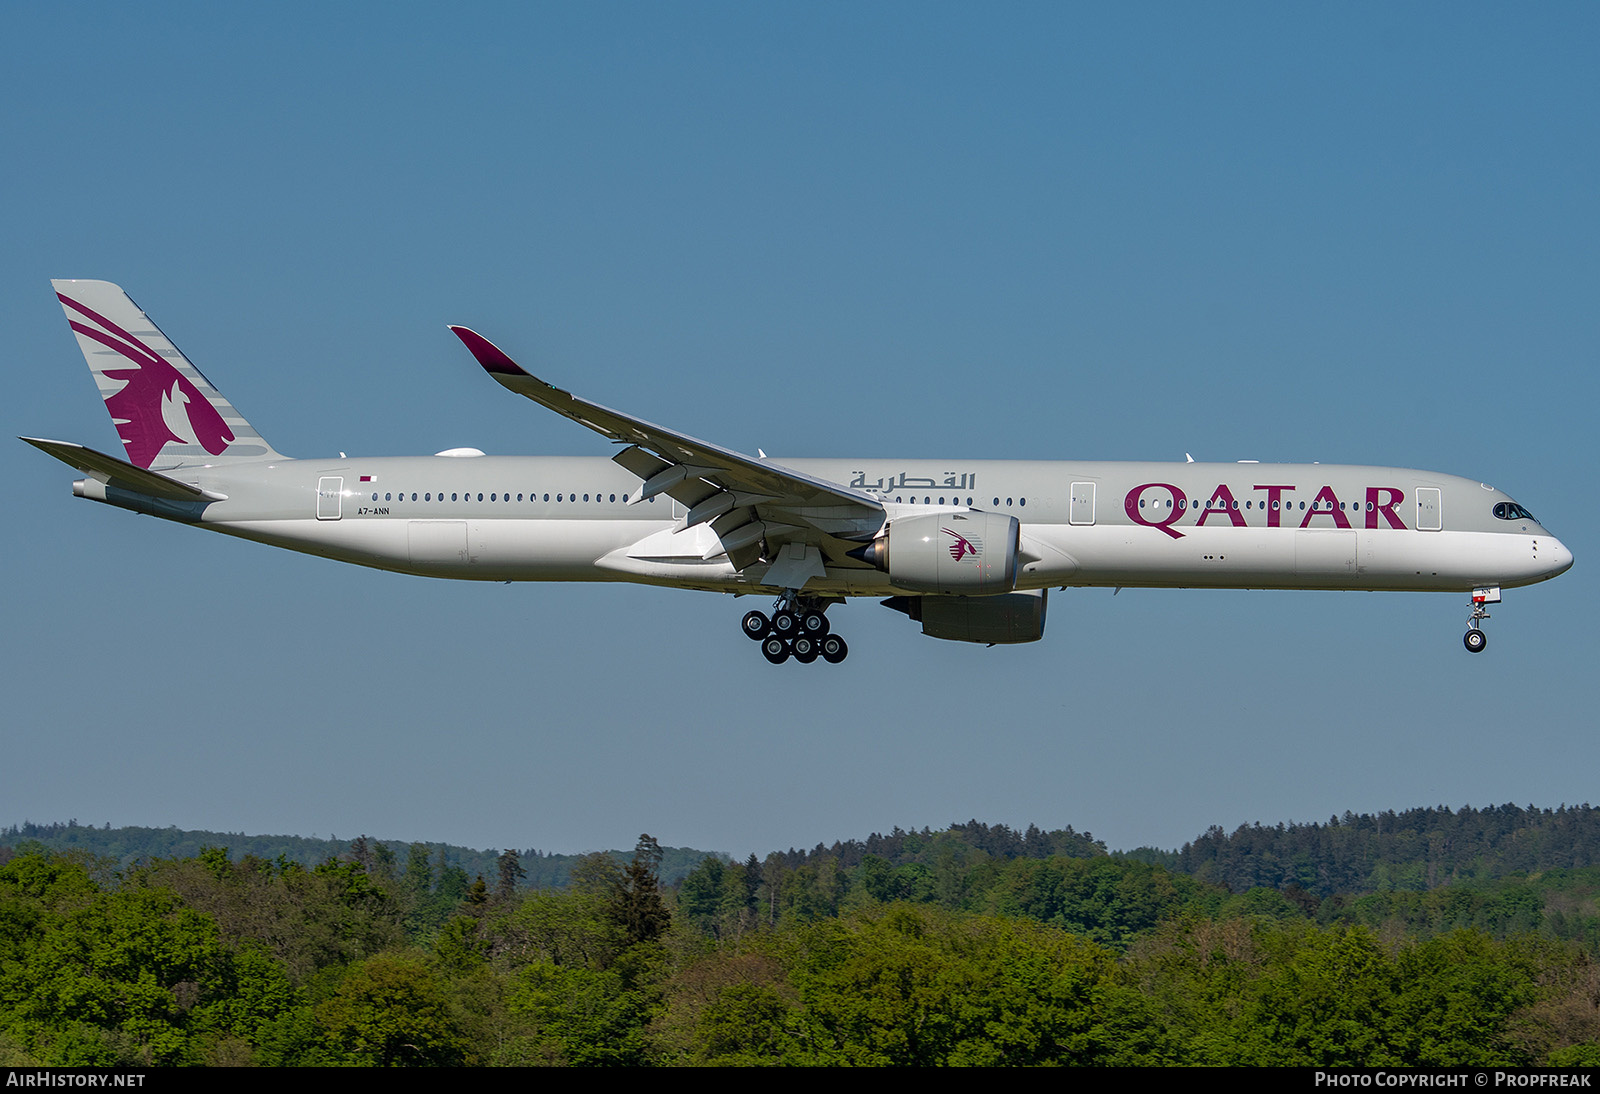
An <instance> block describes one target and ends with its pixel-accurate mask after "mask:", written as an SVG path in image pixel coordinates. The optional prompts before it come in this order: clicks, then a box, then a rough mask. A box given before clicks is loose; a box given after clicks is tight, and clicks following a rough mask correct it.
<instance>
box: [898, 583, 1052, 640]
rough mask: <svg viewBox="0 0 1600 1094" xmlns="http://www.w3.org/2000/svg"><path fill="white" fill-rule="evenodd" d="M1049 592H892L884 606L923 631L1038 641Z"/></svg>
mask: <svg viewBox="0 0 1600 1094" xmlns="http://www.w3.org/2000/svg"><path fill="white" fill-rule="evenodd" d="M1047 596H1048V593H1047V591H1046V590H1044V589H1031V590H1028V591H1025V592H1020V593H1001V594H1000V595H999V596H891V597H890V598H889V599H888V600H885V601H883V605H884V607H886V608H893V609H894V610H895V611H897V612H904V613H905V614H906V615H908V616H910V617H911V618H912V619H913V620H914V621H916V622H919V623H921V624H922V633H923V634H926V635H928V636H930V637H932V638H946V639H950V640H951V641H955V642H983V643H985V644H986V645H991V646H993V645H998V644H1001V643H1006V644H1009V643H1015V642H1037V641H1038V640H1039V639H1041V638H1043V637H1044V610H1045V602H1046V598H1047Z"/></svg>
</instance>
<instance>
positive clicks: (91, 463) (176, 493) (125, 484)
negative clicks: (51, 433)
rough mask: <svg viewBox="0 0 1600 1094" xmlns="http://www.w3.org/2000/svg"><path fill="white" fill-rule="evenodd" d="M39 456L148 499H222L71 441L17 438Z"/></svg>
mask: <svg viewBox="0 0 1600 1094" xmlns="http://www.w3.org/2000/svg"><path fill="white" fill-rule="evenodd" d="M18 439H19V440H24V441H27V442H28V443H29V444H31V445H33V447H35V448H37V449H38V450H39V451H41V452H48V453H49V454H50V455H52V456H54V457H55V458H56V459H58V460H60V461H61V462H62V463H64V464H66V465H67V466H68V467H74V468H77V469H78V470H79V471H82V472H83V473H84V474H86V475H88V476H89V477H90V478H93V479H97V480H98V481H100V482H103V483H106V484H108V485H113V486H120V487H122V488H123V489H124V490H133V491H135V492H137V493H140V494H145V495H147V496H149V497H152V498H169V499H171V500H172V501H206V500H210V501H221V500H223V497H224V495H221V494H215V493H212V492H211V491H210V490H202V489H200V488H199V487H198V486H191V485H189V484H188V483H186V482H179V481H178V480H177V479H173V478H168V477H167V476H166V475H163V474H161V473H160V472H159V471H146V470H145V469H144V468H142V467H135V466H134V465H133V464H131V463H128V462H127V461H125V460H119V459H117V458H116V457H115V456H108V455H106V454H105V453H104V452H96V451H95V450H94V449H92V448H85V447H84V446H83V445H81V444H73V443H72V442H71V441H47V440H44V439H43V438H40V437H20V438H18Z"/></svg>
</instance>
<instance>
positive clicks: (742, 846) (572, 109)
mask: <svg viewBox="0 0 1600 1094" xmlns="http://www.w3.org/2000/svg"><path fill="white" fill-rule="evenodd" d="M1597 30H1600V13H1597V12H1596V10H1595V9H1594V8H1593V6H1591V5H1582V4H1548V5H1540V6H1538V7H1535V8H1532V9H1515V10H1513V9H1509V8H1506V7H1504V6H1503V5H1487V4H1482V5H1472V4H1463V5H1449V6H1443V5H1413V6H1397V5H1338V6H1334V7H1313V6H1306V5H1287V6H1286V5H1269V4H1261V5H1250V4H1235V5H1220V6H1219V5H1147V6H1114V7H1107V6H1105V5H1093V6H1087V5H1085V6H1074V5H1067V4H1024V5H1011V6H998V7H997V6H988V7H983V8H978V7H973V6H970V5H953V4H952V5H937V4H922V3H919V4H875V5H853V4H851V5H847V4H837V3H834V4H807V5H741V4H692V3H679V4H672V5H659V4H620V3H619V4H604V5H600V4H584V5H580V4H571V5H560V6H550V5H538V4H513V5H473V4H463V5H451V6H450V7H448V8H445V7H443V6H428V5H352V6H344V7H336V8H333V9H332V10H329V8H328V7H327V6H325V5H302V4H284V5H272V6H268V7H266V8H263V9H245V8H243V7H242V6H240V7H234V6H216V5H201V4H193V5H177V4H154V5H139V6H128V5H112V4H87V5H71V6H63V5H59V4H38V3H14V4H8V5H6V6H5V7H4V8H3V9H0V95H3V96H4V102H5V109H4V110H3V111H0V140H3V147H4V148H5V150H6V161H7V166H8V168H9V169H8V170H6V171H4V172H0V197H3V199H4V206H3V207H4V209H5V215H4V221H3V223H4V235H3V237H0V240H3V245H0V317H3V319H4V320H5V322H6V328H7V329H9V330H11V331H12V332H13V333H14V334H15V335H16V336H17V340H16V341H15V342H14V343H12V345H11V350H10V353H9V357H10V365H9V367H8V368H7V369H6V371H5V375H6V381H5V397H4V399H3V400H0V419H3V425H4V428H5V430H6V432H7V434H8V435H10V436H16V435H19V434H28V435H43V436H50V437H58V438H62V439H68V440H76V441H79V442H82V443H85V444H89V445H91V446H95V447H100V448H102V449H113V448H114V446H115V444H116V438H115V434H114V432H113V430H112V428H111V424H110V422H109V420H108V418H107V417H106V415H105V412H104V410H103V409H102V408H101V407H100V406H99V405H98V401H97V400H96V398H95V395H94V387H93V384H92V381H91V380H90V378H89V376H88V373H87V370H86V369H85V368H84V366H83V362H82V359H81V358H80V356H79V355H78V353H77V351H76V348H75V347H74V345H73V341H72V339H71V337H70V334H69V332H68V331H67V329H66V324H65V321H64V320H63V318H62V315H61V312H60V309H59V308H58V307H57V306H56V304H55V302H54V300H53V298H52V296H51V294H50V292H49V286H48V280H49V279H50V278H52V277H89V278H105V279H108V280H113V281H116V282H118V283H120V284H122V285H124V286H125V287H126V288H127V289H128V290H129V292H130V293H131V294H132V295H133V297H134V299H136V300H137V301H139V303H140V304H141V305H142V306H143V307H144V308H145V309H146V310H147V311H148V312H149V313H150V314H151V316H152V317H153V318H154V319H155V320H156V321H157V322H158V323H160V324H161V326H162V328H163V329H164V330H165V331H166V333H167V334H169V335H170V336H171V337H172V338H173V339H174V340H175V341H176V342H177V343H178V344H179V345H180V346H182V347H183V348H184V350H185V352H186V353H187V354H188V355H189V356H190V357H191V358H192V359H193V360H194V361H195V362H196V363H197V364H199V365H200V367H201V368H202V369H204V370H205V371H206V373H207V375H208V376H209V377H210V378H211V379H212V380H213V381H214V382H215V383H216V384H217V385H218V386H219V387H220V388H221V389H222V390H223V391H224V392H226V393H227V395H228V396H229V398H230V399H231V400H232V401H233V402H234V403H235V405H237V406H238V407H239V408H240V410H241V411H243V412H244V413H245V414H246V415H247V416H248V417H249V418H250V420H251V422H252V423H253V424H254V425H256V426H257V427H258V428H259V429H260V430H261V431H262V432H263V433H264V434H265V435H266V436H267V437H268V438H269V439H270V440H271V441H272V442H273V444H274V445H275V446H276V447H277V448H278V449H280V450H281V451H284V452H286V453H290V454H293V455H302V456H312V455H320V454H329V453H333V452H336V451H341V450H342V451H348V452H351V453H356V452H363V453H371V454H381V455H401V454H416V453H426V452H433V451H437V450H439V449H443V448H446V447H452V446H457V445H475V446H477V447H479V448H482V449H485V450H486V451H490V452H495V453H528V454H559V455H603V454H606V453H607V452H608V451H609V446H607V445H606V444H605V442H604V441H602V440H601V439H600V438H597V437H595V436H593V435H591V434H589V433H588V432H587V431H585V430H582V429H581V428H579V427H577V426H575V425H573V424H571V423H569V422H566V421H564V420H562V419H560V418H558V417H556V416H554V415H551V414H548V413H544V412H541V411H540V410H539V408H537V407H534V406H532V405H531V404H529V403H527V402H526V401H525V400H521V399H517V398H515V397H513V396H510V395H508V394H507V393H505V392H503V391H501V390H500V389H499V387H498V386H497V385H495V384H494V383H493V382H492V381H490V380H489V379H488V378H486V377H485V376H484V375H483V374H482V373H481V372H480V371H479V370H478V369H477V367H476V366H475V365H474V364H473V363H472V361H471V360H470V358H469V357H468V356H467V354H466V353H465V352H464V351H463V350H462V349H461V347H460V345H459V344H458V343H457V342H456V341H455V340H454V339H453V338H452V337H451V336H450V334H449V333H448V332H447V331H446V329H445V324H447V323H465V324H468V325H471V326H474V327H476V328H477V329H479V330H481V331H482V332H484V333H485V334H487V335H488V336H489V337H491V338H493V339H495V340H496V341H497V342H499V343H500V344H501V345H502V346H504V347H505V348H506V349H507V350H508V351H509V352H511V353H512V354H513V355H514V356H517V357H518V358H519V359H520V360H523V361H525V362H526V363H527V364H528V365H529V366H530V367H533V368H535V370H536V371H539V372H540V373H541V374H542V375H544V376H545V377H546V378H547V379H549V380H551V381H552V382H554V383H556V384H559V385H561V386H564V387H568V388H571V389H573V390H575V391H577V392H579V393H581V394H584V395H586V396H588V397H591V398H593V399H595V400H597V401H600V402H603V403H606V404H608V405H612V406H616V407H619V408H623V409H627V410H630V411H633V412H635V413H637V414H640V415H641V416H644V417H647V418H649V419H651V420H654V421H659V422H662V423H664V424H668V425H671V426H673V427H675V428H678V429H681V430H683V431H685V432H689V433H692V434H695V435H697V436H702V437H706V438H708V439H713V440H716V441H718V442H720V443H722V444H726V445H730V446H733V447H736V448H740V449H742V450H745V451H753V450H754V449H755V448H757V447H758V446H759V447H760V448H763V449H765V450H766V451H767V452H769V453H773V454H774V455H791V456H812V455H815V456H833V455H838V456H902V457H914V456H935V457H938V456H961V457H967V458H990V457H997V458H998V457H1018V458H1033V459H1052V458H1061V459H1072V458H1083V459H1169V458H1170V459H1175V460H1182V459H1183V455H1184V453H1185V452H1192V453H1194V455H1195V456H1196V457H1197V458H1200V459H1215V460H1236V459H1259V460H1263V461H1309V460H1322V461H1324V462H1351V463H1374V464H1385V465H1394V466H1403V467H1424V468H1430V469H1436V470H1441V471H1446V472H1450V473H1454V474H1460V475H1465V476H1471V477H1475V478H1479V479H1483V480H1486V481H1488V482H1490V483H1492V484H1494V485H1495V486H1497V487H1500V488H1502V489H1505V490H1507V491H1509V492H1510V493H1511V494H1512V495H1513V496H1514V497H1516V498H1517V499H1518V500H1519V501H1521V502H1522V503H1523V504H1525V505H1527V506H1528V507H1529V508H1530V509H1532V510H1533V511H1534V512H1535V513H1536V514H1538V515H1539V516H1540V518H1541V519H1542V520H1543V521H1544V522H1545V523H1546V524H1547V525H1548V526H1549V527H1550V528H1551V530H1552V531H1554V532H1555V533H1556V534H1557V535H1558V536H1560V537H1561V538H1562V540H1563V541H1564V542H1565V543H1566V544H1567V545H1568V546H1569V547H1571V548H1572V549H1573V551H1574V553H1575V554H1576V556H1577V565H1576V566H1575V567H1574V569H1573V570H1572V571H1571V572H1570V573H1568V574H1567V575H1565V576H1563V577H1562V578H1561V579H1560V580H1558V581H1556V582H1553V583H1550V584H1547V585H1543V586H1537V587H1534V588H1530V589H1525V590H1516V591H1508V593H1507V594H1506V601H1505V603H1504V604H1503V605H1502V606H1501V607H1500V608H1498V609H1497V610H1496V611H1495V612H1494V619H1493V620H1492V621H1491V622H1490V624H1489V625H1488V627H1489V633H1490V638H1491V641H1490V647H1489V650H1488V651H1487V652H1486V653H1485V654H1483V655H1482V656H1480V657H1471V656H1469V655H1468V654H1466V652H1465V651H1464V650H1463V649H1462V648H1461V644H1460V633H1461V630H1462V629H1463V624H1464V621H1465V617H1466V614H1467V605H1466V603H1465V598H1464V597H1456V596H1447V595H1424V594H1367V593H1292V592H1278V593H1267V592H1200V591H1195V592H1170V591H1168V592H1163V591H1153V590H1152V591H1142V590H1125V591H1123V592H1122V593H1121V594H1120V595H1118V596H1116V597H1113V596H1112V594H1111V592H1110V591H1109V590H1075V591H1069V592H1066V593H1055V594H1053V595H1052V598H1051V604H1050V618H1049V629H1048V632H1047V634H1046V636H1045V638H1044V640H1043V641H1042V642H1039V643H1036V644H1034V645H1031V646H1025V647H1017V648H1010V649H1006V648H996V649H984V648H980V647H973V646H968V645H966V644H958V643H943V642H936V641H934V640H931V639H928V638H925V637H923V636H921V635H920V634H919V633H918V629H917V628H916V627H915V626H914V625H913V624H910V623H909V622H907V621H906V620H905V619H904V617H902V616H899V615H897V614H895V613H892V612H888V611H885V610H884V609H882V608H879V607H877V606H876V604H874V603H873V602H871V601H861V602H857V603H853V604H851V605H849V606H847V607H846V608H845V609H844V610H842V611H840V612H837V613H835V619H834V625H835V628H836V629H838V630H839V631H840V632H841V633H844V634H845V635H846V636H847V637H848V638H849V640H850V644H851V649H852V654H851V657H850V660H849V661H848V662H846V663H845V664H844V665H843V666H838V667H829V666H823V665H817V666H812V667H810V668H809V669H807V668H805V667H802V666H797V665H792V664H791V665H786V666H783V667H781V668H773V667H772V666H769V665H767V664H766V663H765V662H764V661H762V660H761V659H760V657H759V656H758V655H757V653H756V651H755V649H754V648H753V646H752V644H751V643H750V642H748V641H747V640H746V639H745V638H743V637H742V636H741V635H740V634H739V633H738V627H737V624H738V618H739V616H740V615H741V614H742V613H743V611H745V610H746V609H747V607H748V606H749V604H750V601H746V600H741V601H737V602H736V601H734V600H732V599H731V598H723V597H717V596H713V595H709V594H699V593H682V592H672V591H666V590H657V589H647V588H633V587H627V586H602V585H593V586H582V585H577V586H558V585H546V586H541V585H517V586H509V587H508V586H503V585H490V586H478V585H475V584H469V583H459V584H456V583H444V582H430V581H427V580H423V579H419V578H412V577H405V576H400V575H395V574H386V573H380V572H376V571H367V570H362V569H358V568H355V567H349V566H341V565H338V564H334V563H329V562H323V561H320V560H316V559H312V558H307V557H300V556H295V555H291V554H288V553H284V552H277V551H273V550H271V549H269V548H266V547H262V546H259V545H255V544H248V543H242V542H237V541H233V540H229V539H227V538H225V537H221V536H214V535H206V534H203V533H199V532H196V531H194V530H192V529H186V528H182V527H179V526H176V525H170V524H164V523H161V522H158V521H155V520H152V519H149V518H142V517H135V516H133V515H131V514H127V513H123V512H120V511H115V510H110V509H107V508H105V507H102V506H94V505H90V504H87V503H85V502H82V501H79V500H77V499H74V498H73V497H72V496H71V494H70V482H71V479H72V478H73V477H74V476H73V474H72V472H70V471H67V470H66V469H65V468H62V467H60V466H59V465H57V464H55V463H53V462H52V461H50V460H49V459H48V458H46V457H45V456H43V455H42V454H41V453H38V452H36V451H34V450H33V449H31V448H29V447H27V446H26V445H23V444H21V443H18V442H15V441H13V442H10V443H8V444H0V469H3V472H4V475H5V481H7V482H8V483H9V484H10V486H11V499H10V510H9V516H8V517H7V519H5V520H4V521H3V522H0V529H3V532H0V562H3V565H4V570H3V574H4V576H3V578H0V580H3V582H4V588H5V605H6V607H5V612H6V620H7V626H6V627H5V628H4V629H3V633H0V650H3V655H4V660H3V664H4V695H5V698H4V706H3V708H0V711H3V715H0V717H3V725H0V733H3V741H0V744H3V758H0V823H12V822H17V821H22V820H25V819H31V820H35V821H44V820H57V819H66V818H68V817H76V818H78V819H79V820H81V821H84V822H92V823H104V822H107V821H109V822H110V823H112V824H114V825H120V824H147V825H167V824H173V825H178V826H180V827H192V828H213V829H222V830H230V831H235V830H243V831H249V832H272V833H278V832H292V833H298V834H303V835H321V836H327V835H330V834H334V835H338V836H340V837H353V836H355V835H357V834H359V833H362V832H367V833H370V834H373V835H376V836H380V837H384V838H391V839H403V840H412V839H429V840H448V841H451V842H457V843H465V844H469V845H473V846H482V847H489V846H494V847H500V846H513V845H515V846H520V847H530V846H531V847H539V848H543V849H546V850H555V851H583V850H589V849H594V848H599V847H611V846H631V844H632V842H633V840H634V839H635V837H636V836H637V835H638V833H640V832H643V831H648V832H650V833H651V834H652V835H654V836H656V837H657V838H658V839H660V840H661V841H662V842H663V843H666V844H671V845H691V846H699V847H704V848H716V849H721V850H726V851H730V852H734V853H737V854H740V855H743V854H745V853H747V852H750V851H755V852H757V853H758V854H759V853H765V852H766V851H769V850H772V849H781V848H786V847H789V846H791V845H800V846H810V845H814V844H815V843H817V842H818V841H826V842H831V841H833V840H834V839H840V838H849V837H855V836H865V835H866V834H868V833H869V832H871V831H873V830H881V831H887V830H888V829H889V828H890V827H892V826H894V825H896V824H898V825H901V826H903V827H913V826H915V827H921V826H923V825H931V826H933V827H936V828H937V827H941V826H943V825H945V824H948V823H950V822H951V821H956V820H965V819H967V818H969V817H976V818H978V819H980V820H985V821H988V822H1004V823H1008V824H1012V825H1019V826H1020V825H1026V824H1028V823H1037V824H1039V825H1041V826H1044V827H1061V826H1065V825H1068V824H1071V825H1073V826H1074V827H1076V828H1078V829H1079V830H1080V831H1081V830H1084V829H1087V830H1090V831H1092V832H1093V833H1094V834H1095V835H1097V836H1099V837H1101V838H1103V839H1105V840H1106V841H1107V842H1108V843H1109V844H1110V845H1111V846H1113V847H1123V848H1129V847H1134V846H1137V845H1140V844H1154V845H1158V846H1165V847H1173V846H1177V845H1179V844H1181V843H1182V842H1183V841H1184V840H1186V839H1188V838H1190V837H1192V836H1194V835H1196V834H1198V833H1200V832H1202V831H1204V829H1205V828H1206V826H1208V825H1210V824H1220V825H1222V826H1223V827H1224V828H1229V829H1231V828H1233V827H1234V826H1236V825H1238V824H1241V823H1250V822H1254V821H1261V822H1263V823H1276V822H1278V821H1286V820H1290V819H1299V820H1318V819H1326V818H1327V817H1328V816H1329V815H1330V814H1331V813H1335V812H1338V813H1342V812H1343V811H1345V810H1346V809H1350V810H1355V811H1358V812H1360V811H1371V810H1379V809H1389V808H1394V809H1401V808H1406V807H1409V806H1413V805H1424V804H1441V803H1442V804H1446V805H1451V806H1459V805H1462V804H1467V803H1470V804H1473V805H1486V804H1492V803H1499V802H1504V801H1515V802H1518V803H1521V804H1527V803H1533V804H1536V805H1549V806H1555V805H1559V804H1561V803H1563V802H1567V803H1577V802H1581V801H1594V800H1596V792H1595V786H1596V783H1595V777H1594V772H1595V771H1596V770H1597V769H1600V762H1597V761H1600V743H1597V742H1600V737H1597V734H1596V733H1595V732H1594V730H1595V728H1596V724H1595V723H1596V720H1595V716H1594V713H1593V710H1594V698H1595V692H1596V686H1595V682H1594V669H1595V666H1596V664H1597V653H1600V640H1597V638H1596V628H1595V627H1594V626H1593V621H1592V617H1591V616H1590V614H1589V613H1590V612H1591V611H1592V610H1593V609H1594V608H1595V606H1596V595H1595V594H1596V584H1595V581H1596V579H1595V577H1594V576H1593V575H1594V574H1595V573H1597V572H1600V571H1597V570H1596V568H1595V567H1596V564H1595V559H1596V558H1600V555H1597V554H1596V544H1597V543H1600V537H1597V535H1596V532H1597V527H1600V518H1597V516H1596V514H1595V512H1594V507H1593V506H1592V505H1591V504H1590V503H1589V500H1588V494H1589V492H1590V487H1589V486H1588V485H1586V484H1588V483H1590V482H1591V481H1592V480H1593V478H1594V475H1595V471H1596V449H1597V441H1596V431H1595V429H1594V426H1593V424H1592V423H1593V417H1594V409H1593V408H1594V407H1595V405H1596V403H1597V391H1596V387H1597V384H1596V364H1597V352H1596V350H1597V346H1600V338H1597V333H1600V331H1597V320H1596V316H1597V314H1600V311H1597V309H1596V307H1595V300H1596V298H1597V290H1600V283H1597V282H1600V277H1597V256H1600V238H1597V236H1600V232H1597V203H1596V200H1595V179H1596V177H1597V175H1600V171H1597V168H1600V162H1597V159H1600V156H1597V151H1600V144H1597V136H1600V132H1597V130H1600V112H1597V111H1596V109H1595V104H1596V102H1597V101H1600V98H1597V91H1600V87H1597V84H1600V77H1597V75H1596V69H1595V65H1594V63H1593V59H1594V57H1595V56H1596V55H1597V52H1600V41H1597Z"/></svg>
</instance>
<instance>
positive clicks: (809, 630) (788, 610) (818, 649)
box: [739, 589, 850, 665]
mask: <svg viewBox="0 0 1600 1094" xmlns="http://www.w3.org/2000/svg"><path fill="white" fill-rule="evenodd" d="M827 610H828V605H827V602H826V601H824V600H822V599H820V598H818V597H811V596H806V597H803V596H801V595H800V594H799V593H797V592H796V591H795V590H793V589H787V590H785V591H784V594H783V595H782V596H780V597H779V598H778V599H777V602H776V603H774V604H773V606H772V615H771V617H770V618H769V617H768V616H767V615H766V614H765V613H763V612H746V613H745V617H744V618H743V619H742V620H740V621H739V629H740V630H742V631H744V633H745V635H746V636H747V637H749V638H753V639H755V640H756V641H757V642H760V643H761V656H763V657H765V658H766V659H767V660H768V661H770V662H772V663H773V664H774V665H781V664H783V663H784V662H785V661H787V660H789V658H790V657H793V658H794V659H795V660H796V661H799V662H800V663H801V664H803V665H809V664H810V663H811V662H813V661H815V660H816V659H817V658H818V657H821V658H822V660H824V661H826V662H828V663H829V664H830V665H837V664H838V663H839V662H840V661H843V660H844V659H845V658H846V657H847V656H848V655H849V653H850V647H849V646H847V645H845V641H844V639H843V638H840V637H839V636H838V635H836V634H834V633H833V632H832V628H831V627H830V626H829V625H828V617H827V615H825V614H824V613H825V612H826V611H827Z"/></svg>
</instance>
